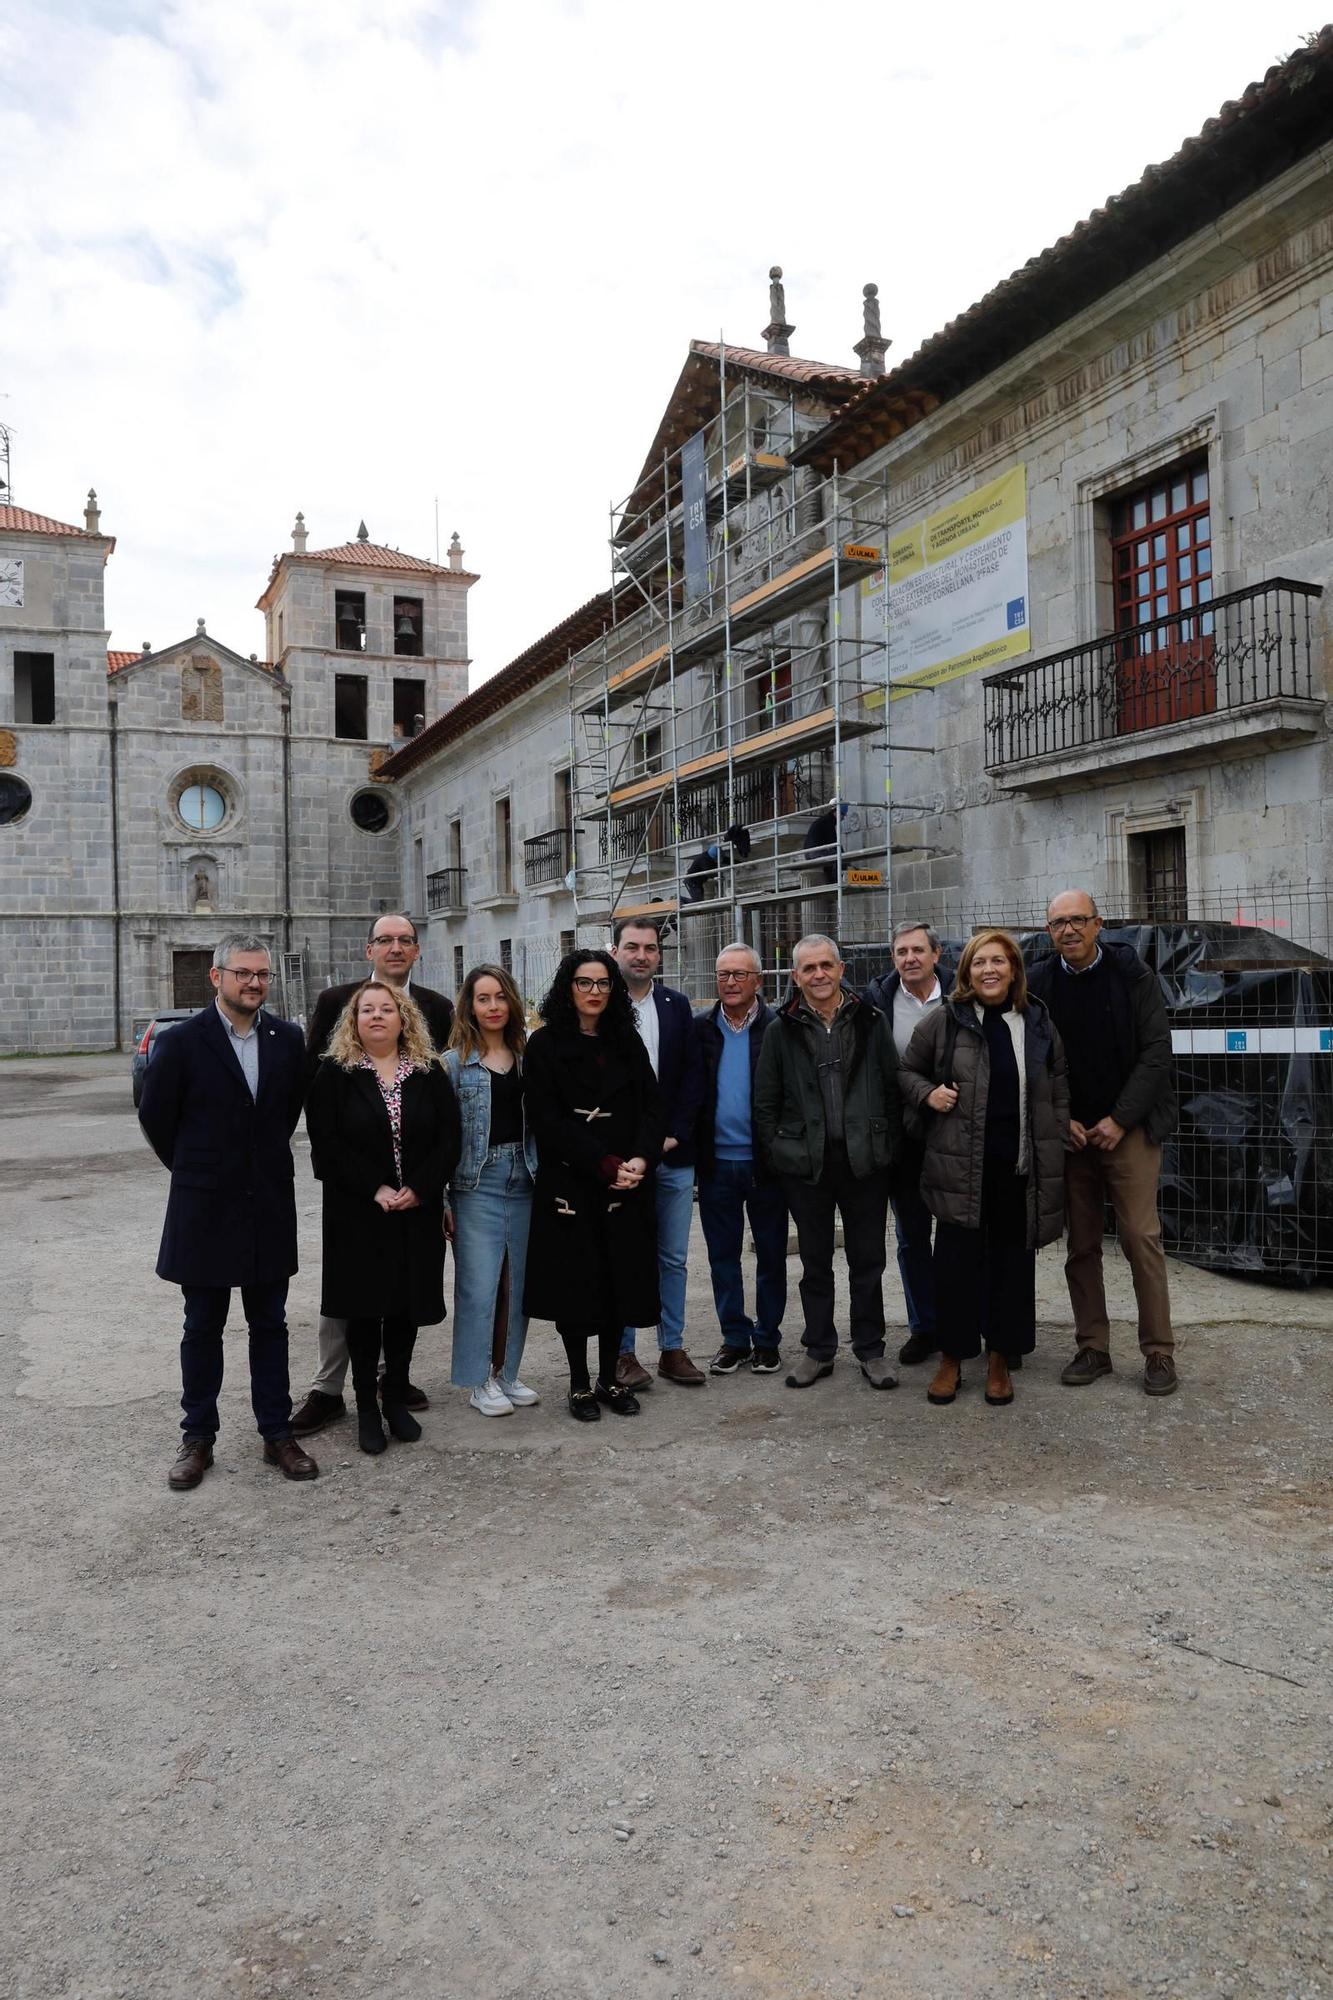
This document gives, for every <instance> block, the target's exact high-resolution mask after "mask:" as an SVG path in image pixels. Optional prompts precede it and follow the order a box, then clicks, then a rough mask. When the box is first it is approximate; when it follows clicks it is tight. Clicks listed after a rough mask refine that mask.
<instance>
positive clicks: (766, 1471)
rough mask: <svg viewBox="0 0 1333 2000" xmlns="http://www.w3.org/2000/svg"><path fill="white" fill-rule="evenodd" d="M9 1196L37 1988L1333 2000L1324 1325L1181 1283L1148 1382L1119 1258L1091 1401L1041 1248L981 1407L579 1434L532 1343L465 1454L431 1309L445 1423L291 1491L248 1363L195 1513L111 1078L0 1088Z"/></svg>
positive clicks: (1255, 1298) (1305, 1313) (1, 1169)
mask: <svg viewBox="0 0 1333 2000" xmlns="http://www.w3.org/2000/svg"><path fill="white" fill-rule="evenodd" d="M298 1152H299V1158H298V1168H297V1176H298V1178H297V1185H298V1190H299V1196H300V1203H301V1216H302V1246H303V1255H304V1258H305V1260H306V1261H305V1268H304V1269H303V1270H302V1272H301V1274H300V1276H299V1278H297V1279H296V1280H295V1282H294V1284H293V1288H292V1296H291V1315H290V1316H291V1327H292V1376H293V1383H294V1386H295V1387H296V1388H297V1389H298V1391H300V1390H302V1389H303V1388H304V1387H305V1385H306V1383H307V1381H308V1378H309V1374H310V1372H311V1370H312V1368H313V1364H314V1357H315V1317H316V1299H317V1214H318V1211H317V1189H316V1187H315V1184H314V1183H313V1182H312V1180H311V1179H310V1175H309V1170H308V1164H307V1161H306V1156H305V1144H304V1138H303V1137H299V1138H298ZM0 1188H2V1189H3V1211H2V1212H3V1217H4V1232H3V1244H4V1251H3V1267H4V1274H5V1287H4V1290H5V1296H6V1298H7V1300H8V1306H9V1310H8V1312H7V1313H6V1315H5V1321H4V1330H3V1341H2V1342H0V1368H2V1369H3V1381H2V1383H0V1509H2V1513H3V1522H4V1541H5V1578H6V1589H5V1612H6V1616H5V1618H4V1621H3V1641H2V1642H0V1644H2V1647H3V1652H2V1655H0V1657H2V1658H3V1666H4V1695H3V1703H2V1705H0V1715H2V1717H3V1722H2V1724H0V1728H2V1729H3V1739H2V1740H3V1743H4V1754H3V1767H2V1769H0V1781H2V1782H3V1797H4V1811H3V1820H2V1822H0V1823H2V1825H3V1834H2V1835H0V1843H2V1849H3V1903H4V1908H5V1912H6V1918H5V1922H4V1923H3V1925H0V1994H3V1995H5V1996H9V2000H56V1996H59V2000H75V1996H78V1997H79V2000H111V1996H124V2000H175V1996H185V1995H189V1996H191V1997H192V2000H242V1996H244V2000H250V1996H263V1995H278V1994H283V1995H306V1994H310V1995H329V1996H339V2000H341V1996H347V2000H359V1996H363V1995H364V1996H370V1995H378V1996H394V2000H396V1996H403V2000H510V1996H513V2000H519V1997H520V1996H522V2000H576V1996H578V2000H583V1996H596V2000H602V1996H606V1997H607V2000H610V1997H611V1996H621V1995H630V1994H633V1995H640V1994H646V1995H649V1996H661V2000H671V1997H672V1996H677V1995H679V1996H682V2000H684V1996H688V1995H693V1994H708V1993H712V1994H715V1995H724V1996H736V2000H752V1996H783V2000H785V1996H788V1995H791V1996H795V1995H804V1994H814V1993H817V1994H827V1995H837V1996H840V2000H841V1996H850V1995H853V1994H862V1995H867V1996H883V2000H992V1996H994V2000H1011V1997H1012V2000H1016V1996H1049V2000H1074V1996H1087V2000H1141V1996H1148V1997H1149V2000H1157V1996H1162V2000H1173V1996H1179V2000H1195V1996H1198V2000H1203V1996H1209V2000H1216V1996H1237V2000H1266V1996H1272V2000H1315V1996H1327V1995H1329V1994H1331V1993H1333V1970H1331V1969H1330V1967H1331V1954H1330V1909H1331V1908H1333V1902H1331V1900H1330V1880H1331V1874H1333V1871H1330V1865H1329V1864H1330V1852H1331V1849H1333V1782H1331V1779H1330V1769H1331V1760H1333V1748H1331V1747H1330V1746H1331V1743H1333V1737H1331V1735H1330V1727H1329V1723H1330V1659H1331V1653H1330V1621H1329V1607H1330V1583H1331V1582H1333V1544H1330V1539H1329V1532H1328V1530H1329V1518H1330V1496H1331V1494H1333V1480H1331V1478H1330V1472H1331V1469H1333V1468H1331V1461H1330V1439H1331V1436H1333V1421H1331V1419H1330V1411H1331V1408H1333V1403H1331V1400H1330V1390H1331V1389H1333V1295H1330V1293H1329V1292H1328V1291H1327V1290H1324V1291H1321V1292H1313V1293H1289V1292H1281V1291H1276V1290H1272V1289H1267V1288H1263V1287H1260V1286H1256V1285H1253V1284H1241V1283H1237V1282H1232V1281H1228V1280H1224V1279H1218V1278H1213V1277H1208V1276H1205V1275H1202V1274H1200V1273H1197V1272H1193V1271H1190V1270H1188V1269H1186V1268H1185V1267H1183V1266H1178V1265H1177V1266H1173V1267H1172V1282H1173V1294H1174V1302H1175V1308H1176V1312H1177V1316H1178V1328H1179V1335H1180V1350H1179V1359H1180V1369H1181V1374H1182V1377H1183V1381H1184V1388H1183V1390H1182V1392H1181V1394H1179V1395H1178V1396H1176V1397H1174V1398H1171V1399H1169V1400H1166V1401H1161V1402H1155V1401H1149V1400H1148V1399H1146V1398H1145V1397H1144V1396H1143V1394H1142V1392H1141V1389H1140V1387H1139V1379H1138V1369H1137V1367H1136V1365H1135V1359H1136V1356H1135V1348H1134V1340H1133V1332H1132V1321H1130V1320H1129V1319H1128V1318H1127V1310H1128V1301H1129V1291H1128V1286H1127V1283H1126V1273H1125V1270H1124V1267H1123V1265H1122V1264H1121V1263H1120V1260H1119V1257H1118V1255H1114V1256H1113V1257H1112V1277H1113V1284H1114V1295H1115V1300H1116V1305H1115V1311H1116V1313H1117V1319H1116V1324H1115V1329H1114V1340H1115V1353H1116V1360H1117V1372H1116V1374H1115V1376H1114V1377H1113V1378H1112V1379H1111V1380H1109V1381H1107V1382H1105V1383H1101V1384H1098V1385H1096V1386H1095V1387H1093V1388H1091V1389H1087V1390H1081V1391H1071V1390H1067V1389H1063V1388H1061V1386H1060V1384H1059V1381H1058V1379H1057V1378H1058V1371H1059V1368H1060V1366H1061V1365H1062V1364H1063V1362H1064V1361H1065V1359H1066V1358H1067V1356H1068V1353H1069V1352H1070V1339H1069V1333H1068V1312H1067V1304H1066V1301H1065V1298H1064V1293H1063V1282H1062V1277H1061V1270H1060V1262H1059V1257H1058V1254H1057V1255H1056V1256H1054V1257H1052V1256H1050V1255H1049V1253H1048V1254H1047V1256H1045V1257H1044V1258H1043V1260H1042V1266H1041V1275H1040V1290H1041V1301H1042V1305H1041V1326H1040V1330H1039V1345H1038V1351H1037V1354H1036V1356H1035V1357H1034V1359H1033V1360H1032V1361H1030V1362H1029V1365H1028V1367H1027V1368H1026V1369H1025V1371H1024V1372H1023V1374H1022V1375H1021V1376H1020V1377H1019V1378H1018V1382H1017V1387H1018V1397H1017V1400H1016V1402H1015V1404H1014V1405H1013V1407H1012V1408H1010V1409H1008V1410H989V1409H987V1408H986V1407H985V1406H984V1405H983V1403H982V1400H981V1393H980V1379H979V1375H978V1371H977V1370H976V1369H975V1368H974V1369H972V1370H971V1371H970V1379H969V1380H968V1383H967V1386H966V1388H965V1391H964V1393H963V1395H962V1396H961V1397H960V1399H959V1401H958V1403H957V1404H955V1405H954V1406H953V1407H952V1408H950V1409H947V1410H934V1409H931V1408H930V1407H929V1406H928V1405H927V1403H926V1401H925V1381H924V1375H923V1372H922V1371H921V1370H916V1371H912V1372H909V1375H908V1379H907V1380H906V1381H905V1382H904V1384H903V1386H902V1387H901V1388H900V1389H899V1390H898V1391H897V1393H896V1394H893V1395H877V1394H875V1393H873V1392H872V1391H871V1390H870V1389H869V1388H868V1386H867V1385H866V1384H865V1383H864V1382H863V1380H862V1379H861V1376H860V1374H859V1372H858V1371H857V1370H856V1369H855V1368H854V1367H853V1366H851V1365H849V1363H848V1361H847V1360H846V1359H845V1358H844V1359H843V1360H841V1361H840V1363H839V1366H838V1368H837V1369H836V1371H835V1373H834V1375H833V1376H832V1378H831V1379H829V1380H828V1381H826V1382H822V1383H820V1384H819V1385H818V1386H817V1387H816V1388H814V1389H812V1390H810V1391H808V1392H806V1393H804V1394H800V1395H798V1394H796V1393H795V1392H793V1391H791V1390H788V1389H786V1388H785V1387H784V1386H783V1382H782V1378H781V1377H780V1376H778V1377H768V1378H763V1377H759V1378H756V1377H751V1376H749V1375H748V1374H747V1375H744V1376H741V1377H737V1378H733V1379H728V1380H713V1381H710V1382H709V1384H708V1386H707V1387H706V1388H704V1389H701V1390H692V1391H691V1390H682V1389H679V1388H675V1387H672V1386H671V1385H668V1384H659V1385H658V1386H657V1387H656V1388H655V1389H654V1390H653V1392H652V1394H651V1395H648V1396H646V1397H645V1399H644V1410H643V1414H642V1416H641V1417H639V1418H638V1419H637V1420H635V1421H632V1422H625V1421H616V1420H614V1419H611V1418H609V1417H608V1418H607V1419H606V1420H604V1421H603V1422H602V1423H601V1424H600V1425H599V1426H597V1427H596V1428H593V1427H591V1426H589V1427H586V1428H585V1427H579V1426H576V1425H574V1424H573V1423H571V1422H570V1420H569V1419H568V1417H567V1416H566V1414H565V1411H564V1407H563V1401H562V1395H561V1385H562V1370H561V1366H560V1355H559V1349H558V1346H557V1343H556V1341H555V1338H554V1334H553V1331H552V1330H550V1329H548V1328H546V1327H534V1329H533V1332H532V1335H531V1338H530V1342H529V1349H528V1354H529V1365H527V1366H525V1369H524V1374H525V1377H527V1379H529V1380H531V1381H532V1383H533V1384H534V1385H535V1386H536V1387H537V1388H539V1389H540V1390H541V1391H542V1393H543V1398H544V1400H543V1402H542V1404H541V1406H540V1408H538V1409H536V1410H532V1411H520V1412H517V1413H515V1415H514V1416H513V1417H510V1418H505V1419H503V1420H501V1421H493V1420H492V1421H488V1420H486V1419H483V1418H481V1417H479V1416H477V1415H476V1414H475V1413H473V1412H472V1411H470V1410H468V1409H467V1408H466V1406H465V1404H464V1402H463V1399H462V1398H461V1396H460V1395H459V1394H457V1393H456V1392H452V1391H450V1390H449V1388H448V1386H447V1378H448V1351H449V1330H448V1328H447V1327H444V1328H437V1329H434V1330H433V1331H428V1332H425V1333H423V1335H422V1338H421V1342H420V1346H419V1348H418V1359H417V1363H416V1367H415V1369H414V1373H415V1375H416V1377H417V1379H418V1380H419V1381H420V1382H421V1383H422V1384H423V1386H424V1387H425V1388H426V1389H427V1390H428V1392H429V1393H430V1395H431V1398H432V1402H433V1405H434V1407H433V1408H432V1410H431V1412H430V1414H429V1415H428V1416H426V1417H425V1418H424V1420H423V1421H424V1425H425V1435H424V1437H423V1439H422V1441H421V1443H420V1444H419V1445H415V1446H410V1447H409V1446H397V1445H394V1446H391V1447H390V1449H389V1451H388V1453H387V1454H386V1455H385V1456H384V1457H383V1458H381V1459H379V1460H370V1459H367V1458H364V1457H363V1456H362V1455H361V1454H360V1453H358V1452H357V1451H356V1450H355V1449H354V1445H353V1439H352V1437H351V1434H350V1427H349V1426H348V1425H347V1424H345V1423H344V1424H342V1425H340V1426H337V1427H335V1428H333V1429H332V1430H330V1431H329V1432H326V1433H325V1434H324V1435H323V1436H322V1437H320V1438H319V1439H317V1440H315V1441H314V1443H313V1449H314V1451H315V1454H316V1456H317V1457H318V1458H319V1461H320V1465H321V1472H322V1476H321V1478H320V1479H319V1480H318V1481H317V1482H316V1483H315V1484H313V1485H311V1486H308V1487H303V1486H293V1485H289V1484H287V1483H286V1482H284V1481H283V1480H282V1479H281V1478H280V1477H279V1476H278V1475H277V1474H276V1473H275V1472H274V1471H272V1470H271V1469H268V1468H266V1467H265V1466H264V1465H263V1464H262V1463H261V1460H260V1455H259V1449H258V1444H257V1440H256V1437H255V1433H254V1427H253V1420H252V1418H251V1416H250V1411H249V1405H248V1399H247V1394H246V1386H245V1370H244V1356H243V1348H242V1347H241V1346H240V1344H239V1343H237V1344H236V1345H235V1346H234V1347H233V1350H232V1356H231V1363H230V1375H229V1381H228V1384H227V1387H226V1390H225V1392H224V1405H223V1432H222V1436H221V1438H220V1440H219V1447H218V1459H217V1467H216V1470H215V1471H214V1472H212V1473H211V1474H210V1475H209V1476H208V1478H207V1479H206V1480H205V1482H204V1484H203V1485H202V1487H201V1488H200V1489H199V1490H198V1491H197V1492H195V1493H193V1494H186V1495H177V1494H172V1493H170V1492H169V1491H168V1489H167V1486H166V1483H165V1474H166V1469H167V1465H168V1463H169V1461H170V1458H171V1455H172V1452H173V1449H174V1441H175V1433H176V1426H177V1423H178V1421H179V1410H178V1396H179V1382H178V1378H177V1361H176V1341H177V1339H178V1336H179V1295H178V1294H177V1293H175V1292H173V1291H171V1290H170V1289H169V1288H168V1287H167V1286H165V1285H163V1284H161V1283H160V1282H159V1281H158V1280H157V1279H156V1278H154V1276H153V1275H152V1265H153V1259H154V1256H155V1252H156V1244H157V1237H158V1232H159V1229H160V1225H161V1215H162V1207H163V1201H164V1197H165V1193H166V1179H165V1176H164V1174H163V1173H162V1172H161V1170H160V1168H159V1167H158V1165H157V1163H156V1161H155V1160H154V1159H153V1158H152V1156H151V1154H150V1153H149V1151H148V1149H147V1147H146V1145H145V1144H144V1142H143V1141H142V1139H141V1137H140V1135H139V1131H138V1127H137V1124H136V1122H135V1119H134V1116H133V1113H132V1110H131V1108H130V1092H129V1078H128V1061H127V1059H123V1058H112V1057H89V1058H82V1059H60V1060H53V1061H47V1062H40V1061H21V1062H9V1063H5V1064H3V1065H0ZM796 1275H797V1267H796V1264H795V1262H793V1264H792V1266H791V1278H792V1286H793V1294H792V1304H791V1307H790V1308H789V1312H788V1319H787V1326H788V1347H789V1350H790V1349H791V1348H794V1346H795V1343H796V1338H797V1336H798V1334H799V1318H798V1314H797V1311H796V1300H795V1290H794V1287H795V1280H796ZM886 1294H887V1297H888V1304H889V1312H890V1319H891V1322H892V1324H893V1325H894V1327H895V1328H901V1327H902V1323H903V1313H902V1301H901V1296H900V1293H899V1290H898V1285H897V1279H896V1275H891V1277H890V1279H889V1280H887V1281H886ZM688 1337H689V1342H690V1345H691V1346H692V1348H693V1350H694V1352H695V1355H696V1357H706V1356H707V1355H708V1354H709V1353H710V1352H711V1351H712V1349H713V1347H714V1345H715V1344H716V1336H715V1331H714V1320H713V1314H712V1306H711V1298H710V1296H709V1292H708V1286H707V1276H706V1262H705V1259H704V1257H703V1254H702V1244H701V1243H699V1242H698V1241H697V1239H696V1251H695V1256H694V1261H693V1273H692V1280H691V1289H690V1333H689V1336H688ZM642 1351H643V1348H642V1345H641V1352H642Z"/></svg>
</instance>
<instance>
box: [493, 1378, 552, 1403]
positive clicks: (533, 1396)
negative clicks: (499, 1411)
mask: <svg viewBox="0 0 1333 2000" xmlns="http://www.w3.org/2000/svg"><path fill="white" fill-rule="evenodd" d="M492 1380H493V1381H494V1383H495V1386H496V1388H497V1389H498V1390H499V1391H500V1394H501V1395H502V1396H508V1398H509V1400H510V1402H511V1403H513V1404H514V1406H515V1408H517V1407H518V1406H519V1405H520V1404H521V1405H522V1406H523V1408H524V1409H526V1408H527V1407H528V1406H529V1404H532V1403H540V1401H541V1397H540V1396H539V1395H538V1394H537V1391H536V1390H535V1389H529V1387H528V1385H527V1383H526V1382H520V1381H519V1379H518V1377H517V1375H516V1376H515V1377H514V1379H513V1381H512V1382H506V1380H505V1378H504V1376H503V1375H496V1376H493V1377H492Z"/></svg>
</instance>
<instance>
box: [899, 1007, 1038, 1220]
mask: <svg viewBox="0 0 1333 2000" xmlns="http://www.w3.org/2000/svg"><path fill="white" fill-rule="evenodd" d="M950 1018H952V1019H953V1021H954V1022H955V1023H956V1036H955V1040H954V1047H953V1056H952V1060H951V1061H950V1063H949V1074H948V1075H947V1076H946V1075H945V1074H944V1054H945V1045H946V1038H947V1036H948V1031H949V1021H950ZM1023 1025H1024V1030H1025V1032H1024V1035H1023V1075H1024V1081H1025V1111H1026V1127H1027V1130H1026V1135H1025V1136H1026V1138H1027V1151H1028V1247H1029V1249H1034V1250H1035V1249H1036V1248H1037V1247H1038V1245H1039V1244H1042V1243H1054V1242H1055V1240H1056V1238H1057V1237H1058V1236H1059V1235H1060V1234H1061V1232H1062V1230H1063V1229H1064V1225H1065V1153H1066V1151H1067V1150H1068V1145H1069V1077H1068V1073H1067V1071H1066V1068H1065V1052H1064V1048H1063V1046H1062V1045H1061V1042H1060V1037H1059V1036H1058V1035H1057V1034H1056V1032H1055V1025H1054V1023H1053V1022H1052V1020H1051V1017H1050V1015H1049V1013H1048V1012H1047V1010H1046V1008H1045V1007H1043V1006H1042V1004H1041V1001H1040V1000H1034V999H1033V998H1032V997H1031V995H1029V996H1028V1004H1027V1009H1026V1011H1025V1013H1024V1015H1023ZM898 1080H899V1083H900V1084H901V1086H902V1093H903V1097H904V1099H905V1101H906V1104H907V1108H908V1109H907V1116H908V1123H909V1126H912V1127H914V1128H915V1129H917V1130H919V1131H920V1132H921V1133H922V1134H923V1135H924V1138H925V1144H926V1157H925V1163H924V1165H923V1166H922V1169H921V1199H922V1200H923V1201H924V1202H925V1204H926V1207H927V1208H928V1209H929V1210H930V1212H931V1214H932V1215H934V1216H936V1217H938V1219H939V1220H940V1221H941V1222H952V1223H954V1224H956V1225H957V1227H958V1228H959V1229H979V1228H980V1227H981V1174H982V1167H983V1164H984V1160H985V1151H986V1099H987V1096H988V1094H989V1091H990V1050H989V1049H988V1048H987V1046H986V1037H985V1035H984V1034H983V1033H982V1030H981V1024H980V1022H979V1021H978V1020H977V1017H976V1012H975V1009H974V1007H973V1004H972V1002H971V1001H970V1000H946V1001H945V1003H944V1005H943V1006H942V1007H936V1008H934V1009H933V1010H932V1011H931V1012H930V1013H929V1014H927V1015H926V1016H925V1018H924V1020H921V1021H919V1022H918V1023H917V1025H916V1028H915V1030H914V1031H913V1034H912V1039H911V1041H910V1042H909V1043H908V1045H907V1054H906V1055H905V1056H904V1057H903V1059H902V1063H901V1064H900V1066H899V1070H898ZM937 1083H951V1084H952V1085H953V1086H954V1088H955V1090H956V1091H957V1092H958V1102H957V1104H955V1106H954V1108H953V1110H952V1111H934V1110H932V1109H931V1107H930V1106H929V1105H928V1104H927V1103H926V1099H927V1098H928V1097H929V1095H930V1093H931V1091H932V1090H933V1089H934V1088H935V1086H936V1084H937Z"/></svg>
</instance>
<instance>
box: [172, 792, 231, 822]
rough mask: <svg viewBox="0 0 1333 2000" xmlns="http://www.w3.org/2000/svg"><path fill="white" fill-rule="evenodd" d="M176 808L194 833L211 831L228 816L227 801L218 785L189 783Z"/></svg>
mask: <svg viewBox="0 0 1333 2000" xmlns="http://www.w3.org/2000/svg"><path fill="white" fill-rule="evenodd" d="M176 810H177V812H178V813H179V814H180V816H181V818H182V819H183V820H184V821H185V824H186V825H187V826H188V827H189V829H190V831H191V832H192V833H211V832H212V831H213V829H214V827H215V826H221V824H222V822H223V820H224V819H225V818H226V817H227V801H226V800H225V799H224V798H223V796H222V794H221V792H220V791H219V790H218V788H217V786H216V785H187V786H186V787H185V790H184V791H183V792H182V793H181V795H180V797H179V798H178V799H177V801H176Z"/></svg>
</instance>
